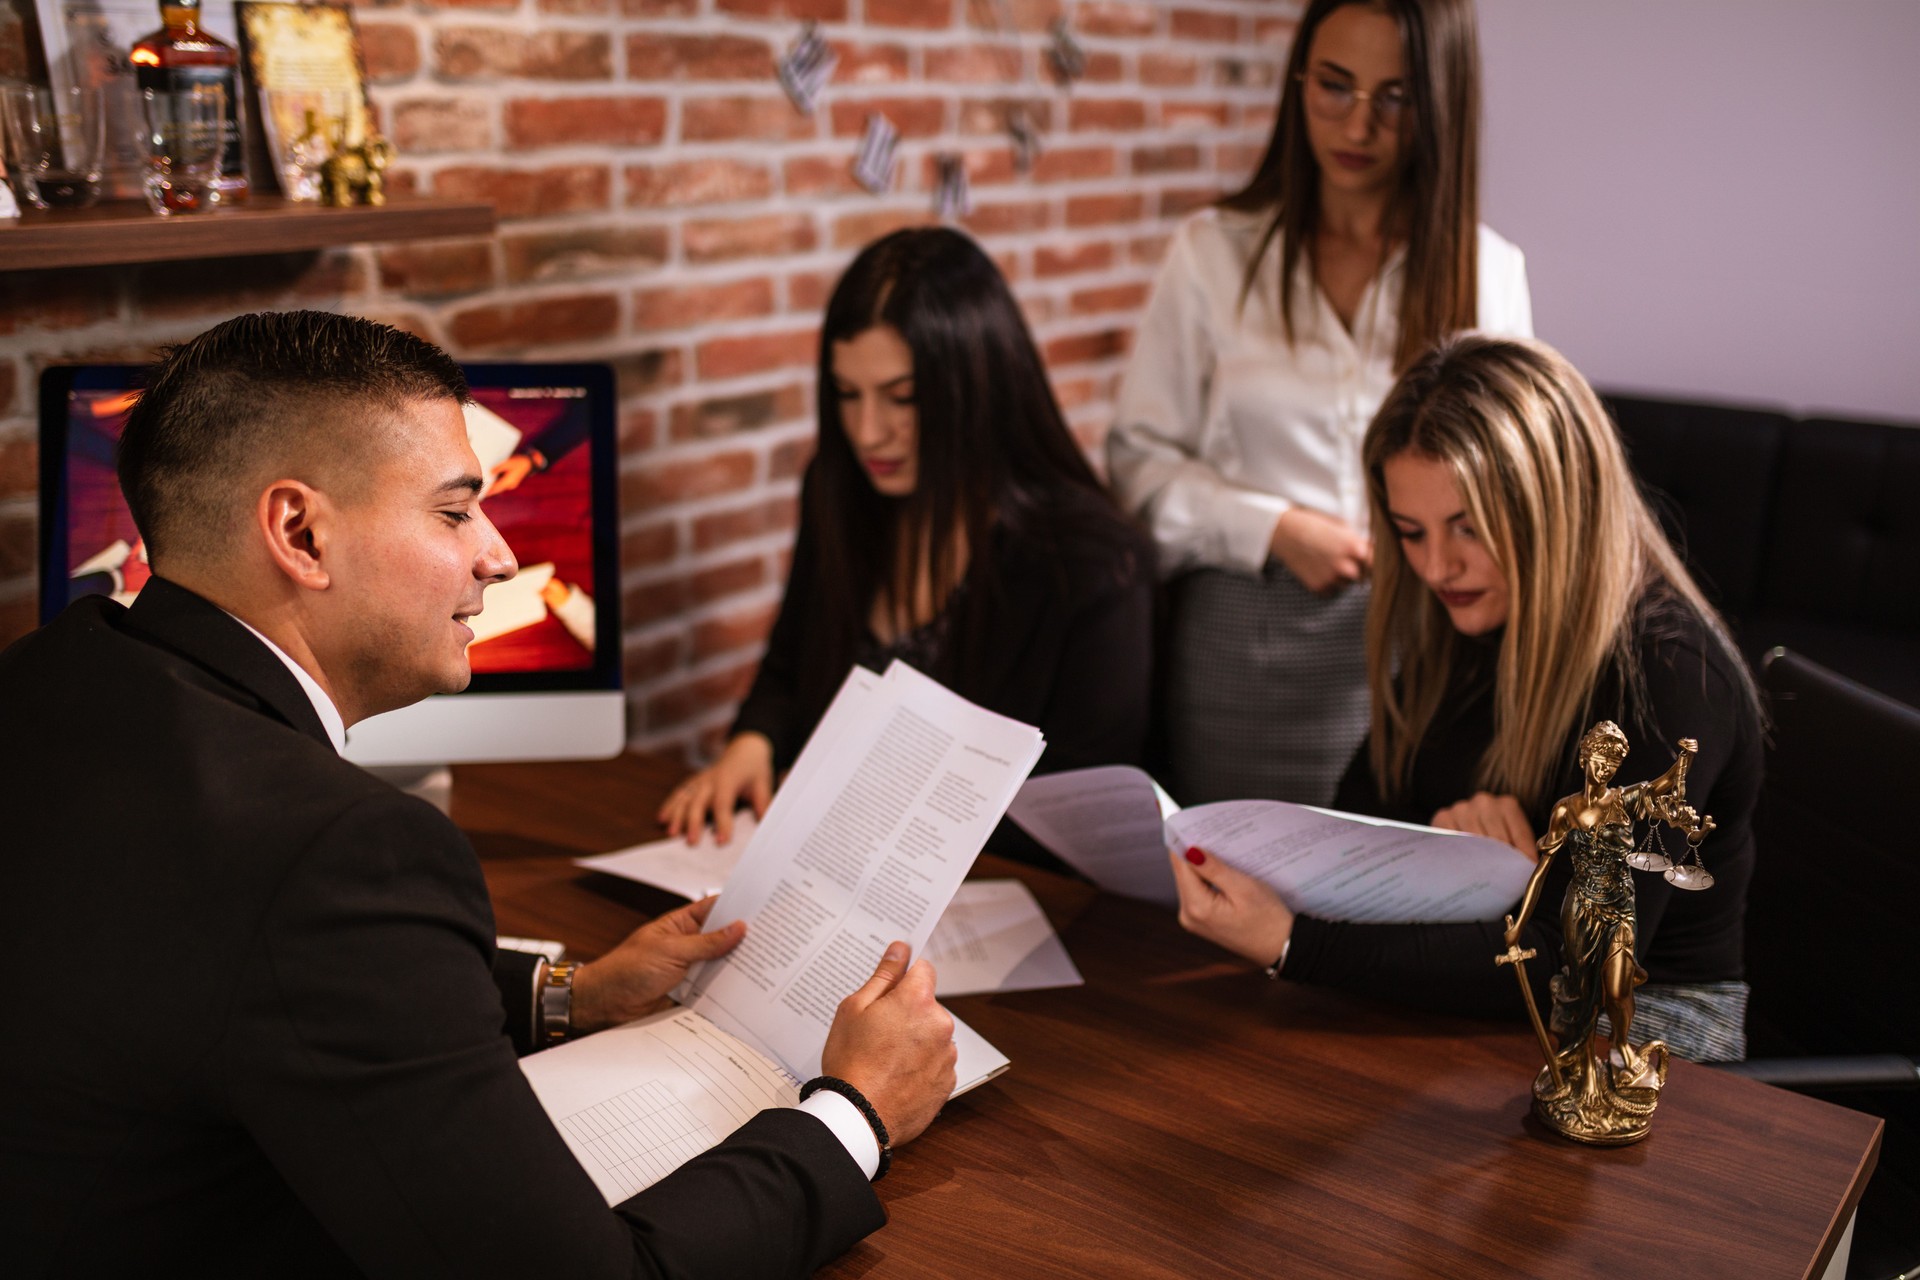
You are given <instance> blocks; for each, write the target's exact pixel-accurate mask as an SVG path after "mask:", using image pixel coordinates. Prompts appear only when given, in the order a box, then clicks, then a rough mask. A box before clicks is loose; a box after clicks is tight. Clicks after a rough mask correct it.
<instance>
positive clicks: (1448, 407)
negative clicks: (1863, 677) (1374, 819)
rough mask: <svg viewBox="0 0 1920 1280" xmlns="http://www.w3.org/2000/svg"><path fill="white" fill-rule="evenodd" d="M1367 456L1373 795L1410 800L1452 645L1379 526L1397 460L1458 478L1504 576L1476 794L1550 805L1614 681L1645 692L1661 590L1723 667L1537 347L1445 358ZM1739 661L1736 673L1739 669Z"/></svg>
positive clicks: (1682, 569) (1395, 398)
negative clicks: (1684, 610) (1644, 656)
mask: <svg viewBox="0 0 1920 1280" xmlns="http://www.w3.org/2000/svg"><path fill="white" fill-rule="evenodd" d="M1361 448H1362V456H1363V458H1364V461H1365V465H1366V471H1367V488H1368V496H1369V499H1370V503H1371V506H1372V510H1373V529H1374V541H1375V553H1374V564H1373V599H1372V602H1371V604H1370V605H1369V608H1368V612H1367V679H1368V682H1369V684H1370V685H1371V687H1372V691H1373V747H1372V761H1371V763H1372V765H1373V772H1374V777H1375V779H1376V781H1378V783H1379V784H1380V787H1381V790H1382V792H1383V793H1384V794H1386V795H1389V796H1397V795H1400V794H1403V793H1404V791H1405V788H1406V786H1407V783H1408V778H1409V774H1410V772H1411V770H1412V765H1413V758H1414V755H1415V753H1416V751H1417V750H1418V747H1419V744H1420V741H1421V739H1422V738H1423V737H1424V736H1425V734H1426V731H1427V728H1428V726H1429V725H1431V723H1432V722H1433V717H1434V714H1435V712H1436V711H1437V710H1438V709H1439V707H1440V703H1441V700H1442V698H1443V697H1444V696H1445V693H1446V690H1447V686H1448V681H1449V678H1450V677H1451V675H1452V673H1453V669H1454V665H1455V663H1456V661H1457V660H1458V657H1459V652H1460V645H1461V638H1460V636H1459V635H1458V633H1457V632H1455V630H1454V629H1453V625H1452V624H1451V623H1450V622H1449V621H1448V619H1447V613H1446V610H1445V609H1444V608H1443V607H1442V606H1441V604H1440V602H1439V600H1438V599H1437V598H1436V597H1435V595H1434V593H1433V592H1432V591H1431V590H1430V589H1429V588H1428V587H1427V586H1426V584H1425V583H1423V582H1422V581H1421V580H1420V578H1419V577H1418V576H1417V575H1416V574H1415V573H1414V572H1413V571H1412V569H1411V568H1409V567H1408V565H1407V561H1406V557H1405V556H1404V555H1403V554H1402V552H1401V550H1400V543H1399V540H1398V539H1397V538H1396V537H1395V536H1394V527H1393V523H1392V521H1391V520H1389V519H1388V517H1387V497H1386V485H1385V480H1384V478H1383V477H1384V472H1383V467H1384V465H1385V463H1386V461H1387V460H1388V459H1389V458H1392V457H1394V456H1396V455H1398V454H1400V453H1403V452H1406V451H1408V450H1412V451H1413V452H1415V453H1418V454H1422V455H1425V456H1427V457H1430V458H1434V459H1437V460H1438V461H1440V462H1442V463H1444V464H1445V465H1446V466H1447V467H1448V468H1449V469H1450V470H1451V471H1452V472H1453V477H1454V483H1455V484H1456V485H1457V486H1458V487H1459V491H1460V494H1461V497H1462V499H1463V500H1464V506H1465V510H1466V514H1467V517H1468V519H1469V520H1471V521H1472V523H1473V528H1474V531H1475V532H1476V533H1477V534H1478V535H1479V537H1480V538H1481V540H1482V541H1483V542H1484V544H1485V545H1486V548H1487V551H1488V553H1489V554H1490V555H1491V556H1492V558H1493V561H1494V563H1495V564H1496V565H1497V566H1498V567H1499V569H1500V572H1501V573H1502V574H1503V575H1504V576H1505V578H1506V584H1507V598H1508V612H1507V623H1506V631H1505V634H1504V635H1503V636H1502V637H1501V640H1500V650H1499V658H1498V664H1497V672H1496V675H1495V678H1494V693H1493V724H1494V733H1493V742H1492V744H1491V745H1490V746H1488V748H1487V751H1486V754H1485V755H1484V756H1482V757H1481V760H1480V769H1479V779H1478V781H1479V785H1480V786H1482V787H1484V788H1485V789H1487V790H1489V791H1494V792H1502V793H1508V794H1511V795H1514V796H1516V797H1518V798H1519V799H1520V801H1521V803H1522V804H1523V805H1524V806H1526V807H1529V808H1531V807H1533V806H1535V805H1538V804H1540V803H1542V802H1544V801H1545V800H1546V799H1548V796H1547V795H1546V792H1547V790H1548V789H1549V788H1550V787H1552V786H1553V785H1554V784H1555V780H1556V778H1557V777H1558V775H1559V773H1560V771H1561V769H1562V767H1563V765H1564V764H1565V759H1566V754H1567V743H1568V742H1570V741H1571V740H1572V737H1573V735H1574V734H1575V733H1577V732H1578V731H1579V730H1581V729H1584V728H1585V727H1586V721H1587V720H1588V718H1589V717H1590V715H1591V713H1592V711H1593V706H1592V702H1593V697H1594V691H1595V688H1596V686H1597V685H1598V684H1599V682H1600V679H1601V677H1602V675H1603V674H1604V673H1605V672H1606V670H1607V669H1608V667H1609V666H1610V665H1611V666H1612V667H1613V669H1614V670H1616V671H1617V672H1618V673H1619V675H1620V677H1621V679H1622V681H1623V687H1624V689H1625V690H1626V696H1627V697H1629V698H1630V699H1631V698H1636V697H1639V696H1641V695H1642V694H1643V693H1644V689H1643V686H1642V681H1641V672H1640V668H1639V662H1638V659H1637V657H1636V649H1635V644H1634V617H1635V612H1636V609H1637V607H1638V606H1639V604H1640V601H1641V599H1642V597H1643V596H1644V595H1646V594H1647V593H1648V591H1649V590H1650V589H1654V588H1657V587H1660V586H1661V585H1663V584H1664V586H1665V587H1666V588H1667V589H1669V590H1670V592H1671V593H1672V595H1673V596H1675V597H1677V599H1678V600H1679V601H1680V602H1682V603H1683V604H1684V605H1685V606H1687V607H1690V608H1692V609H1693V610H1695V611H1697V612H1698V613H1699V615H1700V617H1701V619H1702V620H1703V621H1704V622H1705V623H1706V625H1707V628H1708V630H1709V631H1710V632H1711V633H1712V634H1713V635H1714V636H1715V637H1716V638H1717V639H1718V640H1719V641H1720V642H1721V643H1722V644H1723V645H1725V646H1726V649H1727V651H1728V652H1729V653H1730V654H1732V653H1734V650H1733V646H1732V642H1731V641H1730V640H1729V639H1728V638H1727V633H1726V628H1725V626H1724V624H1723V623H1722V622H1721V621H1720V619H1719V617H1718V615H1717V614H1716V613H1715V612H1714V610H1713V607H1712V606H1711V605H1710V604H1708V603H1707V600H1706V597H1705V596H1703V595H1702V594H1701V592H1700V588H1699V587H1698V586H1697V585H1695V583H1694V581H1693V578H1692V576H1691V575H1689V574H1688V573H1687V570H1686V566H1685V565H1683V564H1682V563H1681V561H1680V557H1679V556H1678V555H1677V554H1676V553H1675V552H1674V550H1673V547H1672V545H1671V544H1670V543H1669V542H1668V541H1667V538H1666V535H1665V534H1664V533H1662V532H1661V530H1660V526H1659V523H1658V522H1657V521H1656V520H1655V519H1654V517H1653V514H1652V512H1650V511H1649V510H1648V509H1647V505H1646V503H1645V501H1644V500H1642V498H1641V496H1640V491H1639V489H1638V488H1637V487H1636V486H1635V484H1634V479H1633V474H1632V472H1631V471H1630V470H1629V469H1628V467H1627V459H1626V453H1625V451H1624V450H1623V449H1622V448H1621V445H1620V439H1619V436H1618V435H1617V434H1616V433H1615V431H1614V428H1613V423H1612V421H1611V420H1610V419H1609V418H1608V417H1607V413H1606V410H1605V409H1604V408H1602V407H1601V404H1600V400H1599V397H1598V396H1596V395H1594V393H1593V388H1592V387H1590V386H1588V385H1587V380H1586V379H1585V378H1583V377H1581V376H1580V373H1579V371H1578V370H1576V369H1575V368H1574V367H1573V366H1572V365H1571V364H1569V363H1567V361H1566V359H1565V357H1563V356H1561V355H1560V353H1559V352H1557V351H1555V350H1553V348H1551V347H1549V346H1547V345H1546V344H1544V343H1540V342H1532V341H1524V340H1519V339H1508V338H1490V337H1485V336H1481V335H1475V334H1469V335H1466V336H1462V337H1457V338H1455V339H1453V340H1451V341H1448V342H1445V343H1443V344H1441V345H1440V346H1438V347H1436V348H1434V349H1433V350H1431V351H1429V352H1428V353H1427V354H1426V355H1425V356H1423V357H1421V358H1420V359H1419V360H1418V361H1416V362H1415V363H1414V364H1413V365H1412V366H1411V367H1410V368H1408V369H1407V371H1406V372H1405V373H1404V374H1403V375H1401V377H1400V379H1399V381H1398V382H1396V383H1395V384H1394V387H1393V389H1392V390H1391V391H1390V392H1388V393H1387V398H1386V402H1385V403H1384V404H1383V405H1381V407H1380V412H1379V413H1378V414H1376V415H1375V416H1374V419H1373V423H1372V425H1371V426H1369V427H1368V428H1367V435H1366V440H1365V443H1364V444H1363V445H1362V446H1361ZM1734 663H1735V666H1736V668H1737V669H1738V670H1740V671H1741V672H1742V673H1743V674H1744V672H1745V664H1744V663H1742V662H1740V661H1739V659H1738V657H1737V655H1736V656H1735V658H1734ZM1396 670H1397V677H1398V678H1397V679H1396Z"/></svg>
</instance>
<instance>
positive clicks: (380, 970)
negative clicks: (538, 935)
mask: <svg viewBox="0 0 1920 1280" xmlns="http://www.w3.org/2000/svg"><path fill="white" fill-rule="evenodd" d="M261 923H262V927H261V928H260V929H259V932H258V935H257V940H256V942H255V944H254V946H253V947H252V949H251V950H250V951H249V952H248V953H247V954H246V955H245V957H244V959H243V960H242V961H241V963H240V980H239V986H238V988H237V990H236V993H235V998H234V1001H233V1007H232V1011H231V1014H230V1016H229V1028H228V1034H225V1035H222V1036H220V1037H218V1038H217V1040H216V1043H215V1047H214V1048H213V1050H212V1053H213V1054H214V1055H215V1056H216V1058H217V1062H216V1064H215V1069H214V1071H213V1072H212V1073H211V1076H210V1078H211V1079H213V1080H215V1081H218V1082H219V1083H218V1085H216V1086H213V1087H214V1088H215V1089H216V1092H217V1094H218V1096H217V1097H216V1098H213V1099H209V1100H208V1101H209V1103H210V1105H214V1106H216V1107H218V1108H219V1109H221V1110H223V1111H225V1112H227V1113H228V1114H229V1115H230V1116H231V1117H232V1118H233V1119H236V1120H238V1121H239V1122H240V1123H242V1124H244V1125H245V1126H246V1128H247V1129H248V1131H249V1132H250V1133H251V1134H252V1135H253V1137H254V1140H255V1141H256V1142H257V1143H258V1144H259V1146H260V1147H261V1149H262V1150H263V1151H264V1152H265V1154H266V1155H267V1158H268V1159H269V1160H271V1161H272V1163H273V1164H274V1165H275V1167H276V1168H277V1169H278V1170H279V1171H280V1172H281V1174H282V1175H283V1176H284V1177H285V1178H286V1180H287V1182H288V1183H289V1184H291V1186H292V1187H293V1189H294V1191H295V1192H296V1194H298V1195H299V1197H300V1198H301V1200H302V1201H303V1202H304V1203H305V1204H306V1206H307V1207H308V1208H309V1209H310V1210H311V1212H312V1213H313V1214H314V1215H315V1217H316V1218H317V1219H318V1220H319V1221H320V1222H321V1224H322V1225H323V1226H324V1227H325V1228H326V1230H327V1231H328V1233H329V1234H330V1235H331V1236H332V1237H333V1239H334V1240H335V1241H337V1242H338V1244H339V1245H340V1247H341V1248H342V1249H343V1250H344V1251H345V1252H346V1253H347V1254H348V1255H349V1256H351V1257H352V1258H353V1259H354V1260H355V1262H356V1263H357V1264H358V1265H360V1266H361V1267H362V1268H363V1269H365V1270H367V1271H368V1272H369V1273H371V1274H375V1275H393V1276H438V1275H449V1276H451V1275H459V1276H528V1275H565V1276H569V1277H593V1276H636V1275H638V1276H663V1275H677V1276H683V1275H691V1276H715V1277H736V1276H789V1275H801V1274H804V1273H805V1272H807V1271H809V1270H811V1269H813V1268H814V1267H816V1266H818V1265H819V1264H820V1263H822V1262H824V1261H825V1260H826V1259H828V1258H831V1257H833V1256H835V1255H836V1254H838V1253H840V1252H842V1251H843V1250H845V1249H846V1248H847V1247H848V1246H849V1245H851V1244H852V1243H853V1242H854V1241H855V1240H857V1239H859V1237H860V1236H862V1235H864V1234H865V1233H867V1232H868V1231H871V1230H873V1229H874V1228H875V1227H877V1226H879V1225H880V1223H881V1222H882V1220H883V1214H882V1213H881V1211H880V1208H879V1205H878V1202H877V1200H876V1199H875V1198H874V1195H873V1192H872V1190H871V1188H869V1187H868V1186H867V1184H866V1181H865V1179H864V1178H863V1177H862V1176H861V1174H860V1171H859V1169H858V1167H857V1166H856V1165H855V1164H854V1162H853V1161H852V1160H851V1159H850V1158H849V1157H848V1156H847V1155H846V1153H845V1152H844V1150H842V1149H841V1148H840V1147H839V1145H838V1144H837V1143H835V1142H834V1140H833V1138H832V1136H831V1135H830V1134H829V1133H827V1131H826V1130H825V1128H824V1126H822V1125H820V1124H818V1123H817V1122H816V1121H815V1120H814V1119H813V1118H812V1117H810V1116H803V1115H799V1114H798V1113H793V1114H784V1113H769V1114H765V1115H762V1116H760V1117H758V1118H756V1119H755V1120H753V1121H751V1122H750V1123H749V1124H748V1125H747V1126H745V1127H744V1128H743V1129H742V1130H741V1131H740V1132H739V1133H738V1134H736V1135H735V1136H734V1137H733V1138H732V1139H730V1140H728V1141H727V1142H725V1143H723V1144H721V1146H719V1147H718V1148H716V1149H715V1150H713V1151H711V1152H709V1153H708V1154H706V1155H704V1156H701V1157H698V1158H696V1159H695V1160H693V1161H690V1162H689V1163H688V1164H687V1165H685V1166H683V1167H682V1168H681V1169H680V1170H679V1171H678V1172H676V1173H675V1174H673V1175H671V1176H669V1177H668V1178H666V1179H664V1180H663V1181H661V1182H660V1183H658V1184H656V1185H655V1186H654V1187H652V1188H649V1189H648V1190H647V1191H645V1192H642V1193H641V1194H639V1195H637V1196H635V1197H634V1198H632V1199H631V1200H628V1201H627V1202H625V1203H624V1204H621V1205H619V1206H618V1207H617V1210H609V1209H608V1207H607V1206H606V1204H605V1202H604V1200H603V1199H602V1198H601V1196H600V1194H599V1193H598V1191H596V1190H595V1188H594V1186H593V1184H592V1182H591V1181H590V1180H589V1179H588V1177H587V1175H586V1173H585V1172H584V1171H583V1170H582V1169H581V1168H580V1166H579V1165H578V1164H577V1163H576V1162H575V1160H574V1158H573V1156H572V1154H571V1153H570V1152H569V1151H568V1150H567V1148H566V1146H565V1144H564V1143H563V1142H562V1141H561V1139H560V1136H559V1134H558V1133H557V1132H556V1131H555V1129H554V1128H553V1125H552V1124H551V1123H550V1122H549V1121H548V1119H547V1116H546V1114H545V1112H544V1111H543V1110H542V1109H541V1107H540V1105H539V1102H538V1101H537V1100H536V1099H535V1097H534V1095H533V1092H532V1090H531V1088H530V1087H529V1086H528V1084H527V1082H526V1079H525V1077H524V1076H522V1075H521V1073H520V1070H519V1068H518V1066H517V1064H516V1062H515V1058H514V1053H513V1049H512V1047H511V1045H510V1044H509V1043H508V1041H507V1039H506V1038H505V1037H503V1036H502V1035H501V1004H500V993H499V990H498V989H497V988H496V987H495V985H494V983H493V982H491V981H489V979H488V967H487V961H488V958H489V951H490V950H491V940H492V932H493V921H492V913H491V911H490V909H489V906H488V903H487V897H486V887H485V884H484V882H483V881H482V879H481V876H480V873H479V867H478V864H477V863H476V862H475V860H474V858H473V856H472V852H471V850H470V849H468V848H467V846H466V842H465V840H464V838H462V837H461V836H460V835H459V833H458V832H457V831H455V830H454V829H453V828H452V827H451V826H450V825H449V824H448V823H447V822H446V821H445V819H444V818H442V817H441V816H440V815H439V814H438V813H436V812H434V811H433V810H432V809H431V808H430V807H428V806H425V805H423V804H421V803H419V802H418V801H414V800H411V799H408V798H406V797H403V796H399V795H397V794H396V795H393V796H391V797H386V796H382V797H379V798H375V799H367V800H363V801H361V802H359V803H358V804H356V805H354V806H353V807H352V808H350V809H348V810H346V811H345V813H344V814H343V815H342V816H340V817H339V818H338V819H337V820H336V821H334V822H333V823H332V824H331V825H330V826H328V827H327V828H326V829H325V830H323V831H322V832H321V833H320V834H319V835H318V836H317V837H316V838H315V839H314V840H313V841H312V843H311V844H310V846H309V847H308V848H307V849H306V850H305V851H303V852H302V853H301V854H300V856H299V857H298V858H297V859H295V860H294V861H293V862H292V864H291V869H290V870H289V871H288V873H287V875H286V878H285V881H284V883H282V884H281V885H280V886H279V887H278V890H277V892H276V893H275V896H274V899H273V903H272V906H271V908H270V909H269V911H268V913H267V917H266V918H265V919H264V920H263V921H262V922H261ZM809 1126H811V1128H809Z"/></svg>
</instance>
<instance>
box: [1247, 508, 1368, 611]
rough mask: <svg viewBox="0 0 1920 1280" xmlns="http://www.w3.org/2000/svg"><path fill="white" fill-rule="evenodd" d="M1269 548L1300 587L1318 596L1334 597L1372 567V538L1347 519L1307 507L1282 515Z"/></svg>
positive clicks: (1364, 575) (1275, 525)
mask: <svg viewBox="0 0 1920 1280" xmlns="http://www.w3.org/2000/svg"><path fill="white" fill-rule="evenodd" d="M1268 547H1269V549H1270V550H1271V551H1272V552H1273V555H1274V558H1275V559H1277V560H1279V561H1280V563H1281V564H1284V565H1285V566H1287V569H1288V571H1289V572H1291V573H1292V574H1293V576H1294V577H1296V578H1298V579H1299V580H1300V585H1301V586H1303V587H1305V588H1306V589H1307V590H1309V591H1311V592H1313V593H1314V594H1316V595H1323V596H1330V595H1333V594H1334V593H1336V592H1338V591H1339V590H1340V589H1341V588H1342V587H1345V586H1346V585H1347V584H1348V583H1350V582H1358V581H1360V579H1362V578H1364V577H1366V576H1367V573H1368V571H1369V570H1371V569H1372V568H1373V542H1372V541H1371V540H1370V539H1368V538H1367V537H1366V536H1365V535H1363V534H1361V533H1359V532H1358V531H1356V530H1355V529H1354V528H1353V526H1352V525H1350V524H1348V523H1347V522H1346V521H1344V520H1340V519H1337V518H1336V517H1334V516H1329V515H1322V514H1321V513H1320V512H1318V511H1309V510H1307V509H1306V508H1305V507H1291V508H1289V509H1288V510H1287V511H1286V512H1284V513H1283V514H1282V515H1281V517H1280V519H1279V520H1278V521H1277V522H1275V524H1274V526H1273V536H1272V538H1271V539H1269V542H1268Z"/></svg>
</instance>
